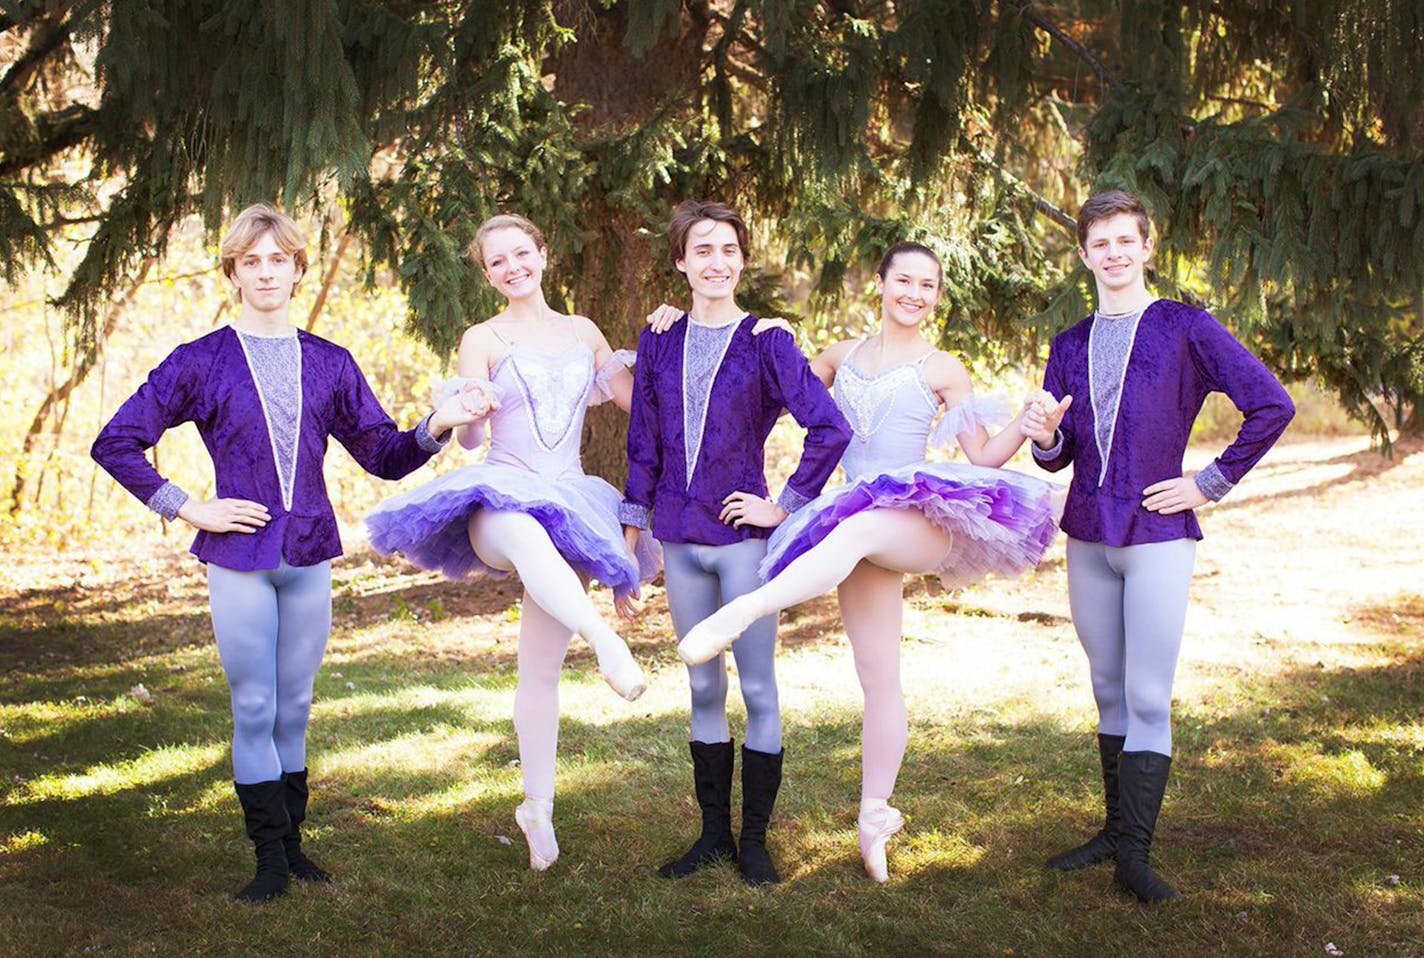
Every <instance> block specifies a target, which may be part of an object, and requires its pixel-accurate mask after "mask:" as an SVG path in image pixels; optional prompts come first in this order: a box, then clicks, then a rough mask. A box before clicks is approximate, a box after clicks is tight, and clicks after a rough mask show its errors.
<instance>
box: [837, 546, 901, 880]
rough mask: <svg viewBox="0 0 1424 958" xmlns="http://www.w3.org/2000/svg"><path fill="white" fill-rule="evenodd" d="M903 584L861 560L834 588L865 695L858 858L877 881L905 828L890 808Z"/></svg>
mask: <svg viewBox="0 0 1424 958" xmlns="http://www.w3.org/2000/svg"><path fill="white" fill-rule="evenodd" d="M903 585H904V576H903V575H902V574H901V573H899V572H892V571H890V570H888V569H882V568H881V567H879V566H877V565H874V564H872V563H870V562H866V561H862V562H861V563H860V564H859V565H857V566H856V567H855V571H853V572H852V573H851V574H850V575H849V576H847V577H846V579H845V581H844V582H842V583H841V585H840V589H839V598H840V608H841V621H842V622H843V623H844V624H845V630H846V636H847V638H849V639H850V646H851V651H852V652H853V653H854V655H855V671H856V675H857V676H858V677H859V679H860V688H861V692H862V693H863V694H864V697H865V711H864V715H863V718H862V720H861V730H860V750H861V783H860V816H859V820H858V829H857V830H858V832H859V840H860V855H861V858H862V859H863V860H864V862H865V870H866V873H867V874H869V875H870V877H871V878H873V879H875V880H876V881H878V882H885V881H888V880H889V877H890V876H889V866H888V863H887V861H886V855H885V846H886V844H887V843H888V842H889V840H890V838H891V837H892V836H893V835H895V834H896V833H897V832H899V831H900V830H901V829H902V828H904V826H905V819H904V816H902V815H901V814H900V812H899V810H898V809H895V808H893V807H891V806H890V804H889V798H890V794H891V793H892V792H893V791H894V789H895V779H896V777H897V776H898V775H899V774H900V763H901V762H902V760H903V759H904V757H905V743H906V741H907V740H908V738H909V727H908V723H907V719H906V714H905V695H904V691H903V689H902V688H901V685H900V635H901V626H902V622H903V618H904V605H903V597H904V594H903V593H904V590H903Z"/></svg>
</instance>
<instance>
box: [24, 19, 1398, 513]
mask: <svg viewBox="0 0 1424 958" xmlns="http://www.w3.org/2000/svg"><path fill="white" fill-rule="evenodd" d="M1421 31H1424V3H1419V2H1409V3H1407V2H1397V0H1372V2H1364V0H1300V2H1287V0H1272V2H1267V3H1257V4H1237V5H1223V4H1219V3H1210V2H1205V0H1193V2H1187V3H1166V2H1161V0H1143V2H1131V3H1129V2H1111V0H1078V2H1057V3H1023V2H990V0H897V2H885V0H826V2H817V0H680V2H679V0H620V2H612V0H465V2H457V0H441V2H428V3H412V2H409V0H289V2H277V0H261V2H253V3H250V4H242V5H235V4H229V3H225V2H221V0H125V2H123V3H116V2H98V0H0V271H3V273H4V276H5V279H6V280H7V284H8V285H7V288H6V289H5V290H4V293H3V296H0V316H3V317H4V320H3V329H0V337H3V341H4V343H5V344H6V349H5V354H4V358H3V360H0V367H3V368H0V377H3V380H0V381H3V384H4V385H5V386H6V387H7V388H6V389H5V390H4V394H3V396H0V416H3V422H0V444H3V445H0V448H3V450H4V461H5V463H6V465H7V467H8V468H6V469H5V470H4V474H3V477H2V478H0V497H4V498H6V499H7V506H8V508H7V509H6V510H5V511H6V513H7V515H8V518H7V519H6V520H5V521H6V522H7V523H8V525H7V526H6V530H7V534H9V535H17V536H18V535H24V534H39V532H38V530H44V529H50V530H60V531H58V532H53V533H50V534H52V535H58V536H66V535H69V534H71V532H72V533H73V534H78V532H77V531H75V530H78V529H80V528H83V527H85V526H87V525H89V524H92V523H97V522H101V521H102V522H114V521H117V520H116V519H115V517H116V516H124V517H126V518H124V519H123V520H122V521H123V522H129V521H133V522H140V521H152V520H147V519H145V518H144V516H143V513H142V510H141V509H139V508H138V507H137V504H133V508H134V510H136V511H134V512H133V513H132V515H133V517H134V518H133V519H132V520H130V519H128V518H127V517H128V516H129V515H130V512H129V508H130V507H129V505H125V506H123V507H122V508H117V509H116V503H117V502H118V501H119V499H118V498H116V496H117V493H116V490H115V489H114V487H113V486H112V484H109V483H108V482H107V481H106V480H104V479H102V477H101V478H100V479H99V480H98V481H97V482H96V481H95V480H94V478H93V470H92V467H91V466H90V465H89V464H88V461H87V458H86V457H85V454H84V453H85V450H86V448H87V443H88V441H89V439H90V438H91V437H92V435H93V434H94V432H95V431H96V429H97V427H98V425H99V424H100V423H101V422H102V420H103V419H104V418H105V417H106V416H107V415H109V414H110V413H111V412H112V410H113V409H114V408H115V407H116V405H117V404H118V402H119V401H121V400H122V398H123V397H124V396H125V395H127V394H128V393H129V392H131V391H132V389H133V388H134V387H135V386H136V385H137V384H138V382H139V380H140V378H141V377H142V375H143V374H144V372H145V371H146V370H147V369H148V368H150V367H151V366H152V365H153V364H154V363H156V362H157V361H158V360H159V359H160V358H161V357H162V356H163V355H164V354H166V353H167V352H168V350H169V349H171V348H172V346H173V345H176V344H177V343H178V342H180V341H183V340H187V339H191V338H193V337H195V336H197V335H200V334H201V333H203V332H205V331H207V330H208V329H209V328H211V327H212V326H213V325H214V324H216V323H220V322H223V321H225V320H226V319H227V318H228V316H229V315H230V313H228V312H227V311H226V310H225V309H224V307H223V304H224V303H225V302H226V294H225V291H224V289H223V287H222V285H221V284H220V283H219V278H220V277H219V276H218V274H217V272H216V270H215V268H214V262H215V255H214V247H215V241H216V237H217V235H218V232H219V230H220V227H221V224H222V222H223V220H224V219H225V218H226V217H228V216H229V215H230V214H231V213H232V212H233V211H234V210H235V209H236V208H239V207H240V206H242V205H245V204H246V203H248V202H252V201H256V200H269V201H271V200H275V201H276V202H278V203H279V204H281V205H282V206H283V207H284V208H286V209H288V210H289V211H291V212H293V213H294V214H296V215H298V216H300V217H302V218H303V219H304V220H306V221H308V222H309V223H310V224H311V228H312V238H313V244H312V254H313V269H312V271H311V273H310V275H309V276H308V278H307V280H306V282H305V283H304V284H303V289H302V292H301V297H300V300H299V302H298V304H297V308H296V312H295V313H294V316H295V317H297V319H298V321H300V322H302V323H303V324H306V323H311V324H312V325H313V327H314V329H315V331H316V332H318V333H321V334H325V335H329V336H330V337H331V338H333V339H336V340H337V341H339V342H342V343H343V344H345V345H348V346H349V347H350V348H351V349H352V350H353V352H354V353H355V354H356V356H357V358H358V360H360V361H361V363H362V365H363V367H364V368H365V369H366V371H367V373H368V375H369V377H370V378H371V379H372V381H373V384H374V385H375V386H376V388H377V391H378V392H379V393H380V395H381V396H382V398H383V399H384V400H386V401H387V402H388V404H389V405H390V406H391V407H392V411H393V412H396V413H397V414H398V418H400V419H401V420H402V422H404V423H409V422H410V421H412V420H413V419H414V418H415V417H416V416H417V415H418V414H419V412H420V410H421V409H423V407H424V403H425V401H426V395H427V393H428V386H429V385H430V383H431V382H432V381H433V380H435V379H437V378H439V377H440V376H442V375H443V374H444V370H445V367H446V364H447V360H448V358H449V351H450V349H451V348H452V346H453V345H454V344H455V343H456V342H457V341H458V338H459V335H460V333H461V332H462V331H463V329H464V328H465V327H466V326H468V325H469V324H470V323H471V322H473V321H476V320H478V319H480V318H483V317H485V316H488V315H490V314H491V313H492V312H493V311H494V310H496V309H497V308H498V303H497V302H496V301H495V300H494V298H493V297H492V296H491V294H490V292H489V291H488V289H487V288H486V287H485V286H484V284H483V281H482V279H481V278H480V275H479V272H478V269H477V268H476V267H475V266H474V265H473V264H471V263H470V262H469V261H467V260H466V259H465V258H464V257H463V255H462V250H463V248H464V247H465V245H466V244H467V243H468V241H469V239H470V237H471V236H472V235H473V232H474V229H475V227H476V226H477V225H478V224H479V222H480V221H481V220H482V219H483V218H484V217H486V216H487V215H489V214H491V213H493V212H496V211H500V210H512V211H518V212H523V213H525V214H526V215H529V216H530V217H531V218H533V219H534V220H535V221H536V222H538V223H539V224H540V225H541V226H542V227H544V229H545V231H546V233H547V234H548V236H549V238H550V242H551V247H552V249H551V253H552V269H551V271H550V273H549V275H548V279H547V291H548V293H549V295H550V299H551V301H552V302H553V303H554V304H555V305H556V306H557V307H560V308H565V309H570V310H577V311H579V312H583V313H585V314H587V315H590V316H592V317H593V318H594V319H596V320H597V321H598V322H599V323H600V325H602V326H603V327H604V329H605V330H606V331H607V333H608V335H609V338H610V339H611V340H612V341H614V342H615V343H616V344H619V345H630V344H631V342H632V340H633V339H634V338H635V336H636V334H637V331H638V329H639V328H640V326H641V324H642V321H643V316H644V315H645V314H646V313H647V312H648V311H649V309H651V307H652V306H653V305H655V304H656V303H657V302H658V301H661V300H664V299H667V300H671V301H674V302H675V301H677V299H678V297H679V296H680V295H681V284H680V282H679V281H678V280H677V278H676V275H675V274H674V273H673V271H672V270H671V269H670V267H669V266H668V265H667V257H666V249H665V240H664V224H665V222H666V219H667V215H668V212H669V209H670V207H671V206H672V205H673V204H675V203H676V202H678V201H680V200H682V199H685V198H688V197H693V196H706V197H718V198H722V199H725V200H727V201H728V202H731V203H733V204H734V205H736V206H738V207H739V208H741V209H742V210H744V211H745V212H746V213H747V215H748V218H749V220H750V221H751V224H752V227H753V234H754V242H753V249H752V250H751V259H752V262H753V263H754V264H755V268H754V269H752V270H749V271H748V275H747V277H746V279H745V280H744V296H743V305H745V306H747V307H748V308H749V309H751V310H752V311H754V312H758V313H761V314H780V315H785V316H789V317H792V318H794V319H795V320H796V321H797V322H798V324H799V327H798V330H799V336H800V338H801V340H802V345H803V346H804V347H805V348H807V349H808V350H812V349H815V348H818V347H820V346H822V345H825V344H827V343H829V342H831V341H834V340H836V339H840V338H843V337H845V336H848V335H856V334H859V333H861V332H863V331H865V330H867V329H869V328H871V325H872V323H873V320H874V315H873V304H872V303H871V302H870V297H869V291H870V288H871V287H870V284H869V277H870V273H871V271H872V270H873V267H874V265H875V263H876V261H877V260H878V258H879V256H880V253H881V252H882V251H883V250H884V248H885V247H886V246H888V245H889V244H891V243H892V242H894V241H896V240H900V239H905V238H916V239H921V240H924V241H926V242H929V243H930V244H931V245H933V246H934V247H935V248H937V249H938V250H939V251H940V252H941V254H942V255H943V256H944V259H945V264H946V297H945V301H944V303H943V305H942V307H941V310H940V314H939V319H940V321H941V328H940V330H939V337H940V340H941V342H942V343H943V344H944V345H945V346H946V347H947V348H951V349H954V350H956V351H957V352H959V353H960V354H962V355H963V356H964V357H965V358H966V359H967V360H968V361H970V362H971V363H972V364H973V365H974V366H975V368H976V369H978V370H979V371H980V373H981V374H982V375H983V376H984V377H988V378H991V379H994V380H996V381H1001V382H1003V383H1004V384H1005V385H1006V386H1007V387H1009V388H1010V389H1011V390H1012V389H1016V388H1019V387H1020V386H1023V385H1026V384H1028V383H1029V382H1031V381H1032V380H1033V379H1034V376H1035V375H1036V372H1037V368H1038V364H1039V363H1040V362H1041V357H1042V354H1043V351H1044V349H1045V347H1046V343H1047V339H1048V337H1049V336H1051V335H1052V334H1053V333H1055V332H1057V331H1058V330H1060V329H1062V328H1063V327H1065V326H1066V325H1068V324H1070V323H1071V322H1073V321H1076V319H1078V318H1080V317H1081V316H1083V315H1084V314H1085V313H1086V312H1087V310H1088V309H1089V308H1090V295H1089V294H1090V292H1091V291H1090V289H1089V288H1088V285H1087V283H1086V282H1085V275H1084V273H1083V272H1082V270H1081V268H1080V267H1079V265H1078V263H1077V261H1076V257H1075V256H1074V255H1073V250H1074V247H1075V240H1074V236H1073V225H1074V224H1073V219H1072V214H1073V212H1074V211H1075V210H1076V208H1077V206H1078V205H1079V204H1080V203H1081V201H1082V200H1083V199H1084V198H1085V197H1086V196H1087V195H1088V194H1089V193H1090V192H1091V191H1092V190H1094V189H1098V188H1102V187H1106V186H1126V187H1129V188H1132V189H1135V190H1137V191H1139V192H1141V193H1142V194H1143V195H1144V196H1145V198H1146V199H1147V200H1148V201H1149V203H1150V205H1151V207H1152V211H1153V214H1154V220H1155V222H1156V224H1157V226H1158V228H1159V230H1160V239H1159V250H1160V254H1161V255H1160V256H1159V259H1158V264H1157V271H1156V275H1155V277H1154V282H1155V283H1156V285H1157V287H1158V290H1159V292H1160V293H1162V294H1163V295H1171V296H1176V297H1178V298H1182V299H1185V300H1187V301H1190V302H1194V303H1199V304H1202V305H1204V306H1208V307H1210V308H1212V309H1213V311H1214V312H1215V313H1216V315H1217V316H1218V317H1219V318H1220V319H1221V320H1222V321H1223V322H1225V323H1227V324H1228V325H1229V326H1230V327H1231V328H1232V329H1233V331H1235V332H1236V333H1237V334H1238V335H1240V336H1241V337H1242V338H1243V339H1244V340H1245V341H1246V342H1247V343H1248V344H1249V345H1250V346H1251V347H1252V348H1253V349H1254V350H1256V351H1257V352H1258V353H1259V354H1261V355H1262V356H1263V358H1265V359H1266V361H1267V362H1268V363H1269V364H1270V365H1271V366H1272V368H1273V369H1275V370H1276V371H1277V372H1278V373H1279V374H1280V375H1281V376H1282V377H1283V378H1285V379H1287V380H1290V381H1294V382H1298V383H1301V384H1302V386H1301V387H1300V389H1299V390H1298V394H1299V395H1300V396H1301V397H1302V398H1304V399H1305V401H1306V402H1307V404H1309V403H1311V402H1313V400H1310V399H1308V398H1306V397H1308V396H1309V395H1311V394H1312V390H1316V391H1318V390H1321V389H1323V390H1324V391H1325V392H1326V393H1328V394H1329V395H1330V396H1332V397H1334V399H1335V400H1336V401H1337V402H1338V404H1339V405H1340V406H1341V407H1342V408H1343V409H1345V410H1346V411H1347V412H1348V413H1349V414H1350V415H1351V416H1353V417H1354V418H1355V419H1356V420H1357V421H1359V422H1361V423H1363V424H1365V425H1366V426H1368V427H1369V428H1370V429H1371V430H1372V431H1373V432H1374V435H1375V437H1376V439H1377V441H1379V442H1380V443H1381V444H1382V445H1386V446H1387V444H1388V442H1389V439H1390V437H1391V435H1394V434H1398V433H1401V432H1418V431H1419V430H1420V429H1421V428H1424V422H1421V417H1420V414H1419V409H1420V404H1421V399H1424V336H1421V318H1420V302H1421V297H1424V294H1421V290H1424V275H1421V269H1422V268H1424V267H1422V266H1421V260H1420V258H1419V257H1418V256H1417V255H1415V251H1416V250H1417V249H1419V248H1420V240H1421V239H1424V237H1421V236H1420V230H1421V216H1422V215H1424V211H1422V210H1421V208H1424V164H1421V162H1420V143H1421V135H1424V128H1421V123H1420V120H1419V114H1418V112H1417V110H1415V109H1414V108H1413V105H1414V104H1416V103H1417V102H1419V100H1420V94H1421V92H1424V91H1421V90H1420V89H1419V87H1420V86H1421V84H1424V79H1421V77H1424V71H1419V70H1417V69H1415V68H1414V65H1415V64H1416V61H1417V58H1418V55H1417V52H1416V51H1417V49H1418V48H1419V46H1420V41H1421V39H1424V38H1421V36H1420V33H1421ZM1322 408H1323V407H1322ZM1332 415H1333V414H1329V413H1322V415H1321V416H1320V417H1318V418H1321V419H1322V420H1323V421H1324V420H1328V421H1329V422H1324V423H1323V424H1324V425H1331V424H1333V422H1334V420H1333V419H1332ZM1206 418H1207V419H1208V421H1209V422H1208V427H1207V428H1212V429H1219V430H1220V431H1222V432H1225V433H1229V432H1230V430H1231V428H1232V427H1233V426H1234V420H1233V418H1232V416H1231V414H1230V410H1229V408H1228V409H1224V410H1220V411H1218V410H1216V407H1212V408H1211V409H1209V410H1208V416H1207V417H1206ZM1303 418H1307V417H1303ZM1213 422H1214V423H1217V425H1214V426H1213V425H1211V423H1213ZM185 443H187V444H188V445H185ZM196 448H197V446H196V439H195V437H191V436H187V435H184V436H182V437H181V438H180V437H179V436H175V437H174V438H173V439H171V440H168V441H165V443H164V444H163V446H162V448H161V449H160V450H159V452H158V455H159V456H160V457H161V458H162V461H163V462H164V463H166V464H167V465H174V467H175V468H179V467H178V465H177V464H180V463H188V461H189V460H190V459H193V460H194V462H193V464H192V466H191V469H190V468H189V466H188V465H183V466H182V467H181V468H182V469H183V470H187V475H175V478H180V480H182V481H184V482H185V484H186V483H188V482H191V483H192V488H194V489H195V491H196V490H197V489H199V488H200V487H201V478H200V476H199V475H195V473H202V470H203V469H205V468H206V467H205V466H202V465H199V464H198V460H199V459H200V457H197V455H196V452H195V450H196ZM585 448H586V450H587V462H588V465H589V468H590V470H591V471H595V472H599V473H601V474H603V475H606V476H608V477H609V478H610V479H613V480H614V481H617V480H618V479H619V478H620V476H621V471H622V419H621V416H620V415H619V414H617V413H616V412H613V411H612V410H611V409H599V410H595V414H594V415H591V416H590V419H589V425H588V428H587V435H586V443H585ZM338 455H339V454H338ZM448 458H449V459H450V460H451V462H453V461H454V460H455V459H456V457H455V456H450V457H448ZM167 465H165V468H167ZM444 467H448V464H446V465H445V466H444ZM344 468H345V467H344V466H343V467H340V468H338V470H337V478H336V479H335V486H336V488H335V490H334V492H335V495H336V498H337V499H338V500H339V501H341V502H342V503H343V504H344V506H345V508H346V511H347V512H348V514H351V515H354V514H357V513H358V512H359V511H360V510H361V509H362V508H363V507H364V506H365V505H367V504H369V503H370V502H371V501H373V500H374V498H375V497H376V496H378V495H380V494H382V493H383V492H384V491H385V490H380V489H379V488H378V487H376V486H374V485H373V484H370V483H364V482H363V481H358V480H354V479H353V480H352V481H350V482H348V481H347V479H346V478H345V473H344V472H342V469H344ZM190 477H191V478H190ZM61 517H69V518H61ZM72 517H78V519H77V520H76V519H73V518H72ZM96 517H102V519H101V518H96ZM26 529H28V530H31V532H30V533H25V532H24V530H26ZM66 529H68V530H70V532H66V531H64V530H66Z"/></svg>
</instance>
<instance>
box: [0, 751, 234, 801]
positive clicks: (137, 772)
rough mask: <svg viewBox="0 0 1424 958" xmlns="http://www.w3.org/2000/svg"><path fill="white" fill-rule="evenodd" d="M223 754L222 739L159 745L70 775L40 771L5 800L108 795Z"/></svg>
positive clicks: (189, 769) (170, 775)
mask: <svg viewBox="0 0 1424 958" xmlns="http://www.w3.org/2000/svg"><path fill="white" fill-rule="evenodd" d="M226 755H227V743H226V742H223V743H216V742H214V743H207V744H189V745H166V746H161V747H159V748H155V749H153V750H152V751H149V752H145V753H144V754H143V755H141V756H140V757H138V758H136V759H131V760H129V761H124V762H114V763H103V764H99V765H92V766H90V767H89V768H86V769H85V770H84V771H83V772H79V773H76V774H72V775H41V776H39V777H37V778H34V779H30V780H29V781H27V782H25V783H24V784H23V785H22V786H21V787H20V788H18V789H16V790H14V791H13V792H11V793H10V794H9V795H8V796H7V797H6V800H5V804H7V805H29V804H33V803H35V802H42V801H50V800H55V799H58V800H60V801H73V800H75V799H79V798H86V797H88V796H92V795H112V794H114V793H116V792H121V791H127V790H129V789H136V788H142V787H144V786H148V785H155V784H158V783H160V782H163V781H165V780H167V779H171V778H176V777H178V776H180V775H188V774H191V773H193V772H195V771H198V770H200V769H204V768H207V767H209V766H211V765H213V764H214V763H215V762H218V761H220V760H222V759H223V758H225V757H226Z"/></svg>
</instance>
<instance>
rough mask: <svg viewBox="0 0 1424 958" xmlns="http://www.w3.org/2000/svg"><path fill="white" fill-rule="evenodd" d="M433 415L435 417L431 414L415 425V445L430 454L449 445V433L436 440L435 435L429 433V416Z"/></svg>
mask: <svg viewBox="0 0 1424 958" xmlns="http://www.w3.org/2000/svg"><path fill="white" fill-rule="evenodd" d="M433 415H435V413H433V412H432V413H431V414H430V415H429V416H426V417H425V418H424V419H422V420H421V421H420V422H418V423H416V424H415V444H416V445H417V446H419V447H420V448H421V449H424V450H425V451H426V452H428V453H432V454H433V453H437V452H439V451H440V450H441V449H444V448H445V447H446V446H448V445H449V444H450V432H447V433H446V434H445V438H444V439H436V438H435V434H434V433H432V432H431V431H430V416H433ZM451 432H454V430H451Z"/></svg>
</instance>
